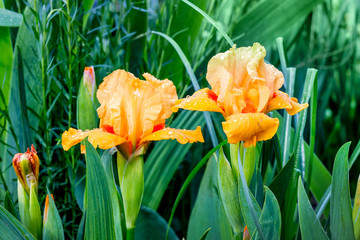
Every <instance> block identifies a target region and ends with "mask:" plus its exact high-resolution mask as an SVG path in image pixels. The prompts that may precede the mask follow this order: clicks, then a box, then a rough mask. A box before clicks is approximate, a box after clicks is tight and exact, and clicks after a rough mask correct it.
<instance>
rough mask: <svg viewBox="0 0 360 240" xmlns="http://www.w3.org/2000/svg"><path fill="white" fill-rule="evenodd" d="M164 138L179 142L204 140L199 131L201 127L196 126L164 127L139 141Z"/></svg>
mask: <svg viewBox="0 0 360 240" xmlns="http://www.w3.org/2000/svg"><path fill="white" fill-rule="evenodd" d="M165 139H176V140H177V141H178V142H179V143H181V144H185V143H193V142H204V138H203V136H202V133H201V128H200V126H198V127H197V128H196V129H195V130H180V129H174V128H164V129H162V130H159V131H156V132H153V133H152V134H150V135H148V136H146V137H144V138H143V139H142V140H141V143H143V142H148V141H158V140H165Z"/></svg>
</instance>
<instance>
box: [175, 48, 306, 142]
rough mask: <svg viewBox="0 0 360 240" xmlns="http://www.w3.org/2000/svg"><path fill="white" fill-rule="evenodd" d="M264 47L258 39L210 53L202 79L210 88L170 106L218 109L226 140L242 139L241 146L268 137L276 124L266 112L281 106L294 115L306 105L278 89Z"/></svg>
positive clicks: (281, 80)
mask: <svg viewBox="0 0 360 240" xmlns="http://www.w3.org/2000/svg"><path fill="white" fill-rule="evenodd" d="M265 55H266V50H265V48H264V47H263V46H261V45H260V44H259V43H254V45H253V46H252V47H242V48H235V47H233V48H231V49H230V50H229V51H226V52H225V53H219V54H217V55H215V56H214V57H212V58H211V59H210V61H209V64H208V69H207V74H206V79H207V81H208V82H209V84H210V86H211V88H212V90H210V89H208V88H205V89H201V90H199V91H197V92H195V93H194V94H193V95H192V96H190V97H187V98H184V99H180V100H177V101H176V103H175V105H174V106H173V107H172V110H173V111H174V112H176V111H178V109H179V108H183V109H187V110H198V111H211V112H220V113H222V114H223V116H224V117H225V120H226V121H225V122H223V123H222V126H223V129H224V132H225V134H226V135H227V138H228V142H229V143H237V142H239V141H244V146H245V147H250V146H255V145H256V142H258V141H264V140H268V139H271V138H272V137H273V136H274V135H275V134H276V131H277V129H278V126H279V120H278V119H277V118H271V117H269V116H268V115H267V113H269V112H270V111H273V110H276V109H285V110H286V111H287V112H288V113H289V114H290V115H294V114H296V113H298V112H300V111H301V110H303V109H305V108H307V107H308V104H307V103H306V104H299V103H298V100H297V99H296V98H290V97H289V96H288V95H287V94H286V93H284V92H282V91H280V90H279V89H280V88H281V86H282V85H283V84H284V77H283V74H282V73H281V72H280V71H279V70H278V69H276V68H275V67H274V66H272V65H270V64H267V63H265V62H264V57H265Z"/></svg>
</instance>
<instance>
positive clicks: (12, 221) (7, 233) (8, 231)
mask: <svg viewBox="0 0 360 240" xmlns="http://www.w3.org/2000/svg"><path fill="white" fill-rule="evenodd" d="M0 233H1V238H2V239H29V240H35V238H34V236H33V235H32V234H31V233H30V232H29V231H28V230H27V229H26V228H25V227H24V226H23V225H22V224H21V223H20V222H19V221H18V220H16V218H15V217H14V216H13V215H11V214H10V213H9V212H8V211H6V209H5V208H4V207H3V206H1V205H0Z"/></svg>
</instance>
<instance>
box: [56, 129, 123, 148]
mask: <svg viewBox="0 0 360 240" xmlns="http://www.w3.org/2000/svg"><path fill="white" fill-rule="evenodd" d="M86 137H88V141H89V142H90V143H91V144H92V145H93V146H94V147H99V148H101V149H109V148H112V147H115V146H117V145H120V144H121V143H124V142H126V140H125V139H124V138H122V137H119V136H117V135H115V134H112V133H109V132H106V131H104V130H102V129H94V130H90V131H89V130H86V131H82V130H77V129H74V128H70V129H69V131H65V132H64V133H63V135H62V147H63V148H64V150H65V151H67V150H69V149H70V148H71V147H72V146H74V145H76V144H78V143H80V142H81V141H82V140H84V139H85V138H86Z"/></svg>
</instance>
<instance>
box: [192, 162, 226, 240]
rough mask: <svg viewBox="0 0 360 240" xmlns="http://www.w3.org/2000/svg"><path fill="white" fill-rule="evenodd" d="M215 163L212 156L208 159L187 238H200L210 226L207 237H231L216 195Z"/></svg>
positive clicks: (222, 208)
mask: <svg viewBox="0 0 360 240" xmlns="http://www.w3.org/2000/svg"><path fill="white" fill-rule="evenodd" d="M218 191H219V190H218V181H217V163H216V160H215V158H214V157H212V158H210V160H209V161H208V164H207V167H206V170H205V173H204V176H203V178H202V181H201V184H200V188H199V192H198V197H197V198H196V202H195V205H194V207H193V209H192V212H191V217H190V220H189V228H188V232H187V239H194V240H195V239H196V240H198V239H200V238H201V236H202V235H203V234H204V232H205V231H206V230H207V229H209V227H211V230H210V232H209V234H208V235H207V239H231V238H232V230H231V225H230V223H229V220H228V219H227V217H226V215H225V211H224V207H223V206H222V203H221V202H220V198H219V195H218Z"/></svg>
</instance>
